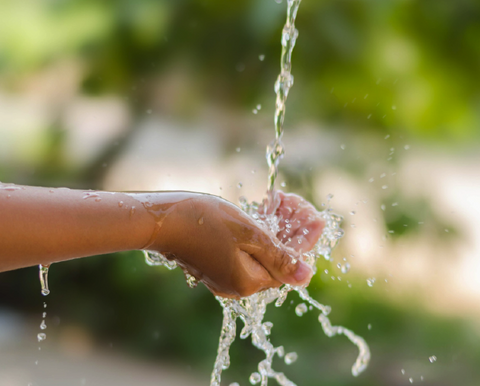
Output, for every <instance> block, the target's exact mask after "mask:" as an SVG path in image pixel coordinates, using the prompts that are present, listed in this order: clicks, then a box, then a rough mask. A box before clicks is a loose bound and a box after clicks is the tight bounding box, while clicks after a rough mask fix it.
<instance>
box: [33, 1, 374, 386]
mask: <svg viewBox="0 0 480 386" xmlns="http://www.w3.org/2000/svg"><path fill="white" fill-rule="evenodd" d="M300 2H301V0H288V8H287V21H286V23H285V26H284V28H283V31H282V39H281V43H282V54H281V69H280V74H279V76H278V78H277V80H276V82H275V93H276V101H275V117H274V123H275V139H274V140H273V141H272V143H270V144H269V145H268V146H267V151H266V158H267V163H268V167H269V173H268V186H267V195H266V198H265V199H264V201H263V203H262V204H259V203H256V202H252V203H249V202H248V201H247V200H246V199H241V202H240V203H241V206H242V209H243V210H244V211H245V212H246V213H248V214H249V215H250V216H252V217H253V218H254V219H256V220H257V221H258V222H259V223H261V224H262V225H263V226H265V227H266V228H268V229H270V230H271V231H272V232H274V234H277V233H278V232H279V231H280V230H281V229H280V225H279V224H280V221H281V218H279V217H277V216H276V215H275V212H276V208H275V207H274V205H275V181H276V178H277V173H278V165H279V162H280V161H281V159H282V158H283V155H284V146H283V143H282V137H283V123H284V119H285V110H286V101H287V98H288V93H289V91H290V88H291V87H292V86H293V76H292V74H291V69H292V52H293V48H294V47H295V42H296V39H297V37H298V31H297V29H296V28H295V19H296V16H297V12H298V8H299V5H300ZM84 198H95V199H96V200H99V199H100V198H99V197H98V195H93V194H90V195H88V196H86V197H84ZM260 207H264V208H267V207H268V208H271V209H272V208H273V209H272V210H270V211H269V212H270V214H268V213H265V212H267V211H265V210H263V211H260V212H259V208H260ZM320 214H321V217H322V218H323V220H324V222H325V227H324V229H323V232H322V235H321V237H320V239H319V241H318V242H317V244H316V245H315V247H314V248H313V249H312V250H311V251H309V252H305V253H303V258H304V260H305V261H306V262H307V263H309V264H310V265H311V266H312V268H313V271H314V272H316V261H317V259H318V258H320V257H321V256H323V257H324V258H325V259H326V260H328V261H330V260H331V257H330V256H331V252H332V249H333V248H334V247H335V246H336V244H337V243H338V241H339V239H340V238H341V237H342V236H343V230H342V229H341V228H340V223H341V221H342V217H341V216H338V215H335V214H333V213H332V212H331V209H330V207H329V206H327V207H326V209H325V210H324V211H323V212H321V213H320ZM145 258H146V262H147V264H149V265H151V266H158V265H163V266H166V267H167V268H168V269H174V268H176V266H177V265H176V263H175V262H174V261H170V260H168V259H166V258H165V257H164V256H162V255H161V254H159V253H155V252H147V251H145ZM48 269H49V266H44V265H40V266H39V271H40V272H39V275H40V283H41V286H42V294H43V295H48V294H49V293H50V291H49V289H48ZM186 280H187V284H188V285H189V286H190V287H192V288H194V287H195V286H196V285H197V281H196V279H195V278H194V277H193V276H190V275H188V274H186ZM291 291H295V292H297V293H298V294H299V296H300V298H301V299H302V300H304V301H305V302H306V303H308V304H309V305H310V308H311V309H313V308H315V309H317V310H318V311H320V314H319V317H318V320H319V322H320V324H321V326H322V329H323V331H324V333H325V334H326V335H327V336H329V337H333V336H335V335H339V334H343V335H345V336H346V337H347V338H348V339H349V340H350V341H351V342H352V343H353V344H355V345H356V346H357V347H358V349H359V355H358V357H357V359H356V361H355V363H354V364H353V366H352V374H353V375H354V376H357V375H358V374H360V373H361V372H362V371H363V370H365V368H366V367H367V365H368V362H369V360H370V351H369V348H368V345H367V344H366V342H365V340H364V339H363V338H361V337H359V336H357V335H356V334H355V333H353V332H352V331H350V330H349V329H347V328H345V327H341V326H332V324H331V323H330V320H329V319H328V315H329V313H330V311H331V308H330V307H329V306H326V305H323V304H320V303H319V302H317V301H316V300H315V299H313V298H312V297H310V295H309V293H308V291H307V289H306V288H303V287H294V286H291V285H288V284H286V285H283V286H282V287H280V288H271V289H268V290H266V291H262V292H259V293H256V294H254V295H252V296H249V297H246V298H243V299H240V300H234V299H226V298H222V297H217V300H218V301H219V303H220V304H221V306H222V307H223V323H222V329H221V333H220V341H219V345H218V351H217V357H216V360H215V364H214V368H213V372H212V375H211V379H210V385H211V386H220V384H221V377H222V372H223V370H226V369H228V368H229V366H230V355H229V351H230V346H231V345H232V343H233V341H234V340H235V338H236V323H237V319H240V320H241V321H242V322H243V324H244V327H243V329H242V331H241V333H240V338H241V339H246V338H247V337H249V336H250V337H251V339H252V344H253V345H254V346H255V347H256V348H258V349H259V350H262V351H263V352H264V353H265V359H264V360H262V361H260V363H259V364H258V368H257V370H258V371H257V372H254V373H252V374H251V375H250V377H249V380H250V383H251V384H253V385H255V384H261V386H267V385H268V380H269V379H275V380H276V381H277V382H278V384H279V385H282V386H295V383H293V382H292V381H291V380H289V379H288V378H287V376H286V375H285V374H283V373H281V372H277V371H275V370H274V369H273V368H272V363H273V359H274V357H275V355H277V356H278V357H280V358H284V361H285V363H286V364H291V363H293V362H295V361H296V360H297V357H298V355H297V353H295V352H291V353H287V354H285V351H284V348H283V346H277V347H275V346H274V345H273V344H272V343H271V342H270V339H269V336H270V334H271V331H272V327H273V324H272V323H271V322H268V321H264V317H265V312H266V310H267V306H268V304H270V303H275V306H277V307H280V306H282V304H283V303H284V302H285V300H286V298H287V296H288V293H289V292H291ZM306 311H307V305H306V304H305V303H301V304H300V305H298V306H297V307H296V309H295V312H296V314H297V315H298V316H301V315H303V314H304V313H305V312H306ZM44 317H45V315H44ZM45 328H46V325H45V322H44V320H43V321H42V325H41V329H42V330H44V329H45ZM45 338H46V335H45V333H43V332H42V333H39V334H38V341H39V342H40V341H42V340H44V339H45ZM238 385H239V384H238V383H236V382H235V383H232V384H231V385H230V386H238Z"/></svg>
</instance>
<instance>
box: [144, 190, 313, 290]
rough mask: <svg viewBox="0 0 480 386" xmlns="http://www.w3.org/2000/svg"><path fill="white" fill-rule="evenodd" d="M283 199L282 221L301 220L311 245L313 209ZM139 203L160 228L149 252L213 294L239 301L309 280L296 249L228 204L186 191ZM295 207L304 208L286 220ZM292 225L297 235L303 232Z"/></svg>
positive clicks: (292, 198) (307, 269)
mask: <svg viewBox="0 0 480 386" xmlns="http://www.w3.org/2000/svg"><path fill="white" fill-rule="evenodd" d="M166 195H167V196H168V195H170V196H169V197H167V196H166ZM282 195H283V193H282ZM140 196H141V197H140ZM166 197H167V198H166ZM282 197H283V199H282V202H283V205H281V206H280V207H279V208H278V210H279V211H280V212H279V213H282V214H284V215H285V218H284V220H283V221H285V220H286V219H292V221H293V220H295V221H296V220H299V221H300V223H301V224H304V225H306V226H308V227H310V229H312V235H311V236H309V237H306V238H305V240H306V241H305V243H306V244H305V245H307V244H308V245H310V243H311V242H313V239H314V237H315V234H318V231H317V229H318V228H319V227H320V226H319V225H318V224H317V225H315V226H314V225H313V224H314V223H315V221H313V220H312V219H311V218H310V217H309V216H308V214H309V213H310V212H311V211H312V208H313V207H308V208H307V207H305V208H303V206H302V205H303V203H304V202H303V201H298V200H297V199H298V196H291V195H283V196H282ZM136 199H138V200H141V201H142V202H143V204H144V206H145V207H146V208H147V209H148V210H149V212H150V213H151V214H153V215H155V216H156V218H157V223H158V224H159V231H158V235H157V236H156V238H155V239H154V241H153V243H152V244H151V245H150V246H149V247H148V248H147V249H148V250H155V251H158V252H160V253H162V254H164V255H165V256H166V257H167V258H169V259H174V260H175V261H176V262H177V263H178V265H179V266H180V267H181V268H182V269H184V271H187V272H188V273H189V274H190V275H193V276H194V277H195V278H196V279H197V280H199V281H202V282H203V283H204V284H205V285H206V286H207V288H208V289H210V291H212V292H213V293H214V294H215V295H219V296H223V297H231V298H240V297H245V296H249V295H251V294H253V293H256V292H259V291H261V290H264V289H267V288H271V287H278V286H280V285H281V284H282V283H289V284H292V285H304V284H307V283H308V282H309V281H310V278H311V276H312V271H311V269H310V267H309V266H308V265H307V264H306V263H304V262H303V261H302V260H301V259H300V255H299V253H298V252H297V251H296V250H295V249H294V248H290V247H288V246H286V245H285V244H282V243H280V242H279V240H278V239H277V238H276V237H275V235H273V234H272V233H270V232H269V231H267V230H265V229H263V228H261V226H260V225H259V224H258V223H257V222H256V221H255V220H253V219H252V218H251V217H249V216H248V215H247V214H245V213H244V212H243V211H241V210H240V209H239V208H238V207H236V206H235V205H233V204H231V203H229V202H228V201H225V200H223V199H221V198H219V197H216V196H211V195H206V194H198V193H188V192H176V193H175V192H172V193H158V194H145V195H138V196H137V197H136ZM300 200H301V199H300ZM297 201H298V202H297ZM296 203H298V204H302V205H300V206H301V209H300V210H299V211H298V210H295V209H293V210H292V212H291V215H290V216H287V215H286V213H287V212H290V209H288V208H291V206H292V205H294V204H296ZM313 210H314V209H313ZM284 212H285V213H284ZM309 221H310V222H309ZM316 221H317V222H318V221H319V220H318V219H317V220H316ZM294 224H295V232H297V231H298V230H299V229H300V228H299V226H297V225H298V223H297V222H295V223H294ZM315 224H316V223H315ZM291 232H292V231H291ZM292 234H293V233H292ZM295 235H296V233H295ZM307 236H308V235H307ZM298 239H299V238H298ZM292 261H295V263H293V262H292Z"/></svg>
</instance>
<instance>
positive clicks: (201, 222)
mask: <svg viewBox="0 0 480 386" xmlns="http://www.w3.org/2000/svg"><path fill="white" fill-rule="evenodd" d="M198 225H203V217H200V218H199V220H198Z"/></svg>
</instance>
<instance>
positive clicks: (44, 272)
mask: <svg viewBox="0 0 480 386" xmlns="http://www.w3.org/2000/svg"><path fill="white" fill-rule="evenodd" d="M49 267H50V265H42V264H40V265H39V266H38V271H39V272H38V273H39V277H40V285H41V287H42V289H41V292H42V295H43V296H47V295H48V294H49V293H50V289H49V288H48V269H49ZM44 304H45V303H44ZM45 307H46V306H45Z"/></svg>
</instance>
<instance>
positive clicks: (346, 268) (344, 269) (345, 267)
mask: <svg viewBox="0 0 480 386" xmlns="http://www.w3.org/2000/svg"><path fill="white" fill-rule="evenodd" d="M340 270H341V271H342V273H348V272H349V271H350V263H345V264H344V265H342V268H341V269H340Z"/></svg>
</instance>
